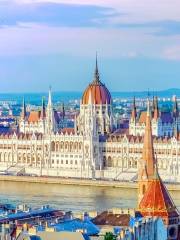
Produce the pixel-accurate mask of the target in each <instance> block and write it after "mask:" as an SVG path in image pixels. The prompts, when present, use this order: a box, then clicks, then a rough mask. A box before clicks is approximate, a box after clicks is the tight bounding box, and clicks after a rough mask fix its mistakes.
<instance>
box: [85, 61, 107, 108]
mask: <svg viewBox="0 0 180 240" xmlns="http://www.w3.org/2000/svg"><path fill="white" fill-rule="evenodd" d="M89 103H92V104H97V105H99V104H111V94H110V92H109V90H108V89H107V88H106V86H105V85H104V84H103V83H102V82H101V81H100V78H99V71H98V64H97V58H96V69H95V73H94V80H93V82H92V83H91V84H89V86H88V87H87V88H86V90H85V91H84V94H83V97H82V104H89Z"/></svg>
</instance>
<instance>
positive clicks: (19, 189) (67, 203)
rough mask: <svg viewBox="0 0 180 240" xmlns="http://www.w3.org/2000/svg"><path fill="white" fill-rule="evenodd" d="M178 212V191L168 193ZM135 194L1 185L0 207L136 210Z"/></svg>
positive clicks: (131, 191)
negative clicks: (10, 205) (18, 205)
mask: <svg viewBox="0 0 180 240" xmlns="http://www.w3.org/2000/svg"><path fill="white" fill-rule="evenodd" d="M171 196H172V198H173V200H174V202H175V203H176V205H177V206H178V207H179V208H180V191H176V192H171ZM136 200H137V191H136V190H135V189H120V188H111V187H88V186H69V185H58V184H38V183H21V182H19V183H17V182H16V183H14V182H3V181H1V182H0V203H11V204H15V205H16V204H23V203H26V204H28V205H29V206H32V207H39V206H42V205H45V204H49V205H50V206H52V207H56V208H58V209H62V210H65V211H69V210H72V211H74V212H83V211H92V210H97V211H103V210H105V209H110V208H135V207H136V204H137V202H136Z"/></svg>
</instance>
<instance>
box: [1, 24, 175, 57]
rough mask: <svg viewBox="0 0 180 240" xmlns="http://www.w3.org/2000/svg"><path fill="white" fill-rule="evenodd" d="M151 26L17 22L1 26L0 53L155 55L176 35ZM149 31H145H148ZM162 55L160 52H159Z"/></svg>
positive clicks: (113, 55)
mask: <svg viewBox="0 0 180 240" xmlns="http://www.w3.org/2000/svg"><path fill="white" fill-rule="evenodd" d="M153 31H154V29H143V28H141V29H131V31H129V30H128V29H97V28H65V27H50V26H45V25H37V24H24V23H23V24H19V25H18V26H11V27H4V28H1V33H0V37H1V44H0V55H4V56H7V55H24V54H33V55H34V54H35V55H36V54H41V55H42V54H52V53H57V54H63V55H74V56H94V53H95V51H96V50H98V51H99V52H100V55H102V56H103V57H117V58H118V57H128V58H135V57H138V56H144V57H159V56H161V55H162V52H163V51H164V49H167V48H168V46H170V45H173V44H178V43H179V41H180V37H177V36H176V37H158V38H157V37H156V36H153V35H151V34H150V33H152V32H153ZM148 33H149V34H148ZM163 56H164V55H163Z"/></svg>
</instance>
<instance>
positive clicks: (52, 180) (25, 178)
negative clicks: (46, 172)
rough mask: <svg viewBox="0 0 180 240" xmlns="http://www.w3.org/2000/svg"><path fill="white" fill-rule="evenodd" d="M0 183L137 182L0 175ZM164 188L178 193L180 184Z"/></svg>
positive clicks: (129, 186) (120, 184) (115, 185)
mask: <svg viewBox="0 0 180 240" xmlns="http://www.w3.org/2000/svg"><path fill="white" fill-rule="evenodd" d="M0 181H8V182H28V183H41V184H60V185H77V186H93V187H111V188H125V189H137V182H122V181H108V180H92V179H75V178H58V177H31V176H10V175H0ZM166 186H167V188H168V190H170V191H180V184H166Z"/></svg>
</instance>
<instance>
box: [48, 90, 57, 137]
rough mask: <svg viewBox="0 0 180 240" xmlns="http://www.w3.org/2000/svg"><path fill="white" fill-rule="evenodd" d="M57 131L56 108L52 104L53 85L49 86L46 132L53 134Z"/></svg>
mask: <svg viewBox="0 0 180 240" xmlns="http://www.w3.org/2000/svg"><path fill="white" fill-rule="evenodd" d="M54 131H55V119H54V110H53V105H52V96H51V87H50V88H49V97H48V104H47V110H46V133H47V134H51V133H53V132H54Z"/></svg>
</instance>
